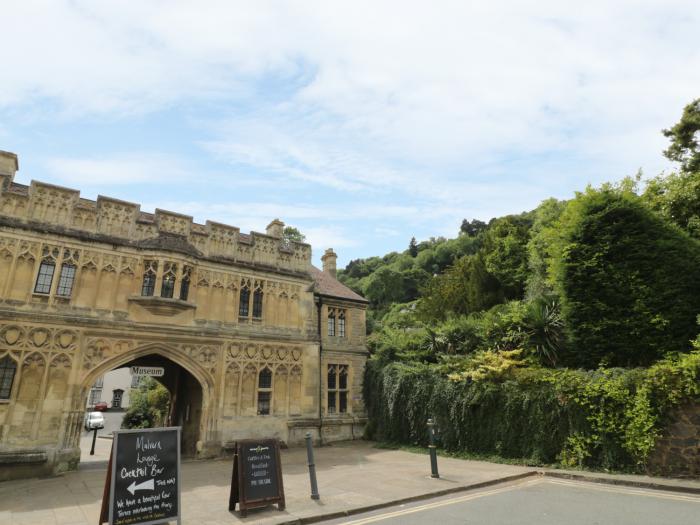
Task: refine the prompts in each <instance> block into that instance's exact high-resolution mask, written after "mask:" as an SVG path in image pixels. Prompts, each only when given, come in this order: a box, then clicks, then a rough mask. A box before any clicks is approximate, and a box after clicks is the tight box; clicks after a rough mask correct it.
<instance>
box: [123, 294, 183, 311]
mask: <svg viewBox="0 0 700 525" xmlns="http://www.w3.org/2000/svg"><path fill="white" fill-rule="evenodd" d="M129 302H130V303H134V304H138V305H139V306H141V307H143V308H145V309H146V310H148V311H149V312H150V313H152V314H153V315H176V314H179V313H181V312H185V311H187V310H194V309H195V308H196V305H194V304H193V303H188V302H187V301H182V300H180V299H168V298H167V297H156V296H155V295H146V296H142V295H134V296H132V297H130V298H129Z"/></svg>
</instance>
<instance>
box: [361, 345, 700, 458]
mask: <svg viewBox="0 0 700 525" xmlns="http://www.w3.org/2000/svg"><path fill="white" fill-rule="evenodd" d="M696 346H697V347H700V344H699V343H696ZM441 367H442V368H441ZM364 397H365V403H366V406H367V410H368V415H369V424H368V426H367V431H368V434H369V437H371V438H373V439H379V440H386V441H393V442H399V443H405V444H420V445H426V444H427V439H428V435H427V427H426V422H427V420H428V418H431V417H432V418H434V419H435V421H436V423H437V425H438V428H439V443H440V445H441V446H442V447H443V448H445V449H446V450H448V451H464V452H470V453H478V454H497V455H500V456H502V457H505V458H525V459H528V460H530V461H532V462H535V463H554V462H560V463H561V464H563V465H565V466H569V467H572V466H579V467H597V468H604V469H617V470H620V469H624V470H643V468H644V465H645V461H646V459H647V457H648V456H649V453H650V451H651V450H652V449H653V446H654V443H655V441H656V439H657V438H658V436H659V434H660V432H661V430H662V429H663V426H664V425H665V423H666V422H667V421H666V418H667V417H668V415H669V413H670V412H671V409H672V408H673V407H674V406H677V405H678V404H679V403H681V402H682V401H684V400H688V399H697V400H700V351H697V350H696V351H695V352H692V353H690V354H683V355H680V356H677V357H673V358H668V359H666V360H664V361H661V362H659V363H658V364H656V365H654V366H652V367H651V368H648V369H631V370H624V369H606V370H596V371H589V372H586V371H582V370H578V371H574V370H551V369H537V368H522V369H519V368H515V369H514V368H512V367H510V368H509V369H508V370H507V373H504V374H502V375H499V376H491V378H489V379H485V380H471V381H465V380H460V381H454V380H450V379H449V378H448V377H447V376H446V375H445V374H444V365H428V364H412V365H407V364H400V363H387V362H386V361H385V360H381V359H372V360H370V361H369V363H368V366H367V368H366V372H365V381H364Z"/></svg>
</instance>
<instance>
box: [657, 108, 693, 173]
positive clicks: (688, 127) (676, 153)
mask: <svg viewBox="0 0 700 525" xmlns="http://www.w3.org/2000/svg"><path fill="white" fill-rule="evenodd" d="M663 134H664V135H665V136H666V137H668V138H670V139H671V145H670V146H669V147H668V149H667V150H666V151H664V155H666V157H667V158H668V159H669V160H674V161H676V162H680V164H681V168H682V169H683V170H684V171H688V172H700V98H698V99H696V100H694V101H693V102H691V103H690V104H688V105H687V106H686V107H685V108H684V109H683V115H682V116H681V119H680V121H678V123H676V125H675V126H673V127H672V128H670V129H665V130H663Z"/></svg>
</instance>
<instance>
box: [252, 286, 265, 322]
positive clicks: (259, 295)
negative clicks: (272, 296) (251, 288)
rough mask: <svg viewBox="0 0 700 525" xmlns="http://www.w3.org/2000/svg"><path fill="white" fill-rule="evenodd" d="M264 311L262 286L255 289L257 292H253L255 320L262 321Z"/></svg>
mask: <svg viewBox="0 0 700 525" xmlns="http://www.w3.org/2000/svg"><path fill="white" fill-rule="evenodd" d="M262 310H263V291H262V287H261V286H260V284H258V286H257V287H256V288H255V292H253V318H255V319H260V318H262Z"/></svg>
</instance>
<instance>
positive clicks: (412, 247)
mask: <svg viewBox="0 0 700 525" xmlns="http://www.w3.org/2000/svg"><path fill="white" fill-rule="evenodd" d="M408 253H409V254H410V255H411V257H415V256H416V255H418V243H417V242H416V238H415V237H411V242H409V243H408Z"/></svg>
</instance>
